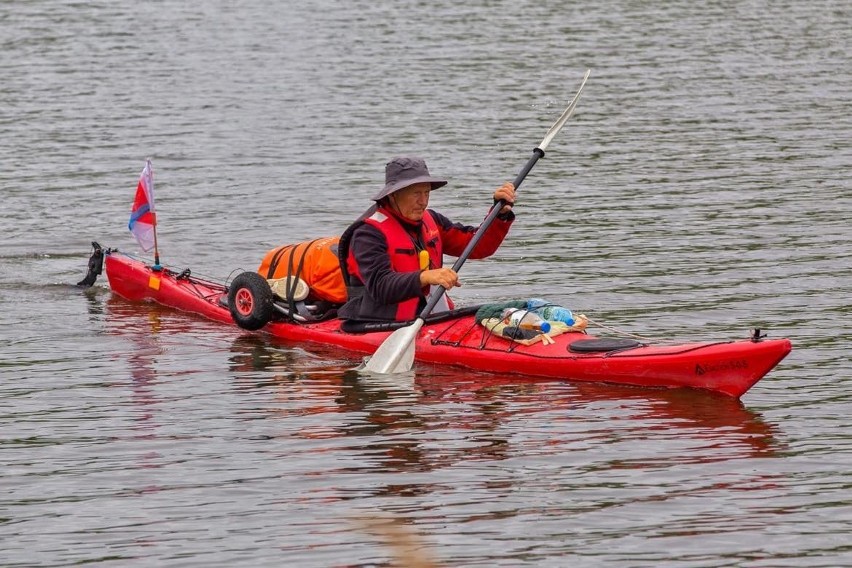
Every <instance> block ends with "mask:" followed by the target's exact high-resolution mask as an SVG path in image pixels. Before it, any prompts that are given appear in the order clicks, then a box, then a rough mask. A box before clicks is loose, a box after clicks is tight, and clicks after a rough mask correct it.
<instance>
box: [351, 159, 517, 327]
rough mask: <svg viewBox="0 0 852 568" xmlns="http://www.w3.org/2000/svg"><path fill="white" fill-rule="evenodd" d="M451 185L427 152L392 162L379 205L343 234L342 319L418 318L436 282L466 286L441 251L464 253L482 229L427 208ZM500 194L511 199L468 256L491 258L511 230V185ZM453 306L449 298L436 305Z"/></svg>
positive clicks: (499, 190)
mask: <svg viewBox="0 0 852 568" xmlns="http://www.w3.org/2000/svg"><path fill="white" fill-rule="evenodd" d="M446 184H447V180H444V179H439V178H436V177H432V176H431V175H430V174H429V170H428V168H427V167H426V162H425V161H424V160H423V159H422V158H418V157H413V156H399V157H396V158H393V159H392V160H391V161H390V162H388V164H387V165H386V166H385V186H384V187H383V188H382V189H381V191H379V192H378V193H377V194H376V195H375V196H374V197H373V201H375V202H376V204H375V205H374V206H373V207H371V208H370V209H368V210H367V211H366V212H365V213H364V214H363V215H362V216H361V217H360V218H359V219H358V220H357V221H355V223H353V224H352V225H351V226H350V227H349V228H348V229H347V230H346V231H345V232H344V233H343V236H342V237H341V241H340V255H341V256H340V258H341V263H340V264H341V268H342V270H343V275H344V281H345V282H346V285H347V292H348V296H349V301H348V302H347V303H346V304H345V305H344V306H343V307H341V308H340V310H339V311H338V316H339V317H340V318H341V319H344V320H349V321H408V320H412V319H414V318H416V317H417V314H418V313H420V310H422V309H423V307H424V306H425V305H426V299H427V297H428V295H429V291H430V287H431V286H443V287H444V288H446V289H448V290H449V289H450V288H453V287H454V286H461V282H459V279H458V274H456V272H455V271H453V270H452V269H451V268H445V267H444V266H443V255H444V254H449V255H451V256H459V255H461V254H462V252H463V251H464V248H465V246H467V244H468V243H469V242H470V241H471V239H472V238H473V236H474V234H475V233H476V230H477V228H476V227H470V226H466V225H462V224H459V223H453V222H452V221H450V220H449V219H447V218H446V217H445V216H444V215H442V214H440V213H438V212H436V211H434V210H432V209H427V206H428V204H429V195H430V193H431V192H432V190H435V189H438V188H439V187H443V186H445V185H446ZM501 200H502V201H504V202H505V203H506V205H504V206H503V207H502V209H501V210H500V214H499V215H498V216H497V218H496V220H495V222H494V223H492V224H491V226H490V227H488V230H487V231H486V232H485V233H484V235H483V237H482V239H481V240H480V241H479V243H478V244H477V245H476V247H475V248H474V249H473V251H472V253H471V255H470V258H486V257H488V256H491V255H492V254H494V252H495V251H496V250H497V248H498V247H499V246H500V244H501V243H502V242H503V239H504V238H505V237H506V235H507V234H508V232H509V227H510V226H511V225H512V222H513V221H514V219H515V214H514V212H513V211H512V204H514V201H515V188H514V186H513V185H512V184H511V183H509V182H507V183H505V184H503V185H502V186H500V187H499V188H497V190H496V191H495V192H494V202H495V203H497V202H498V201H501ZM444 298H446V294H445V295H444ZM451 308H452V302H451V301H450V300H449V298H446V300H445V301H443V302H442V305H439V306H437V307H436V308H435V310H434V311H442V310H447V309H451Z"/></svg>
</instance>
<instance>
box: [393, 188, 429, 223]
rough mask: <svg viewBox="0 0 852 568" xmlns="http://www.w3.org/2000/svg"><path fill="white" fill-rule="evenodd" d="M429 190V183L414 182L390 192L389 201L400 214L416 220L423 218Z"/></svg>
mask: <svg viewBox="0 0 852 568" xmlns="http://www.w3.org/2000/svg"><path fill="white" fill-rule="evenodd" d="M431 191H432V184H431V183H428V182H427V183H415V184H414V185H409V186H408V187H405V188H403V189H400V190H399V191H396V192H394V193H392V194H391V196H390V201H391V203H392V204H393V205H394V206H395V207H396V210H397V212H399V214H400V215H402V216H403V217H405V218H406V219H408V220H409V221H413V222H417V221H420V220H421V219H423V214H424V213H425V212H426V207H427V206H428V205H429V193H430V192H431Z"/></svg>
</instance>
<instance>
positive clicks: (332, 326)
mask: <svg viewBox="0 0 852 568" xmlns="http://www.w3.org/2000/svg"><path fill="white" fill-rule="evenodd" d="M105 266H106V272H107V277H108V279H109V283H110V288H111V289H112V291H113V292H114V293H116V294H117V295H119V296H122V297H124V298H126V299H128V300H132V301H153V302H156V303H159V304H162V305H164V306H168V307H172V308H176V309H180V310H184V311H187V312H191V313H195V314H199V315H202V316H204V317H206V318H208V319H211V320H214V321H218V322H222V323H226V324H229V325H236V324H234V322H233V320H232V318H231V314H230V311H229V310H228V308H227V304H226V300H227V291H228V288H227V286H225V285H224V284H220V283H217V282H211V281H207V280H203V279H199V278H196V277H193V276H190V275H189V271H184V272H182V273H175V272H173V271H171V270H168V269H162V270H153V269H152V268H151V267H150V266H148V265H147V264H145V263H144V262H142V261H141V260H137V259H134V258H132V257H129V256H127V255H125V254H122V253H119V252H118V251H108V253H107V254H106V255H105ZM263 331H264V332H266V333H270V334H272V335H273V336H276V337H278V338H281V339H284V340H289V341H294V342H299V343H314V344H322V345H335V346H338V347H340V348H342V349H345V350H348V351H352V352H354V353H359V354H371V353H373V352H374V351H375V350H376V349H377V348H378V346H379V345H381V343H382V342H383V341H384V340H385V339H386V338H387V337H388V335H389V334H390V333H391V332H390V331H380V332H372V333H357V334H356V333H347V332H344V331H342V330H341V329H340V320H336V319H331V320H326V321H322V322H316V323H294V322H289V321H273V322H270V323H268V324H267V325H266V326H265V327H264V328H263ZM591 337H592V336H590V335H587V334H585V333H582V332H567V333H563V334H561V335H557V336H554V337H553V343H551V344H545V343H544V342H538V343H533V344H530V345H525V344H522V343H518V342H514V341H511V340H509V339H506V338H504V337H502V336H498V335H495V334H494V333H493V332H491V331H489V330H488V329H486V328H485V327H484V326H482V325H480V324H479V323H478V322H476V320H475V316H474V315H470V314H468V315H463V316H460V317H457V318H454V319H449V320H445V321H440V322H435V323H427V324H425V325H424V326H423V328H422V329H421V330H420V333H419V334H418V336H417V339H416V346H415V347H416V349H415V352H416V360H417V361H419V362H421V363H431V364H439V365H457V366H463V367H466V368H470V369H475V370H479V371H486V372H491V373H500V374H510V375H518V376H524V377H526V379H525V380H527V381H529V380H535V379H539V380H554V379H557V380H573V381H595V382H606V383H616V384H622V385H632V386H639V387H653V388H680V387H688V388H698V389H705V390H710V391H714V392H719V393H723V394H726V395H728V396H732V397H736V398H739V397H740V396H742V395H743V394H744V393H745V392H746V391H748V390H749V389H750V388H751V387H752V386H753V385H754V384H755V383H757V382H758V381H759V380H760V379H761V378H763V377H764V376H765V375H766V374H767V373H768V372H769V371H770V370H772V369H773V368H774V367H775V366H776V365H777V364H778V363H779V362H780V361H781V360H782V359H783V358H784V357H786V356H787V354H788V353H789V352H790V351H791V349H792V346H791V344H790V341H789V340H788V339H756V338H755V339H743V340H736V341H725V342H715V343H699V342H696V343H685V344H678V345H657V344H640V345H638V346H635V347H631V348H625V349H616V350H610V351H603V352H591V353H575V352H572V351H570V350H569V346H570V345H571V344H572V343H574V342H576V341H578V340H587V339H590V338H591Z"/></svg>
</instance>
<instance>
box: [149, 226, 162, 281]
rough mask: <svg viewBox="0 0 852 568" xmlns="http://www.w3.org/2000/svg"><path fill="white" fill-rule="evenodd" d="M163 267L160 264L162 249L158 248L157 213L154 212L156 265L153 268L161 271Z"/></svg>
mask: <svg viewBox="0 0 852 568" xmlns="http://www.w3.org/2000/svg"><path fill="white" fill-rule="evenodd" d="M162 269H163V267H162V266H161V265H160V251H159V250H158V249H157V214H156V213H154V266H152V267H151V270H153V271H155V272H159V271H161V270H162Z"/></svg>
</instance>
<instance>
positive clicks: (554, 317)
mask: <svg viewBox="0 0 852 568" xmlns="http://www.w3.org/2000/svg"><path fill="white" fill-rule="evenodd" d="M527 309H528V310H531V311H534V312H535V313H536V314H538V315H539V316H541V318H542V319H545V320H548V321H561V322H562V323H564V324H565V325H574V323H575V322H576V320H575V319H574V314H572V313H571V310H569V309H568V308H563V307H562V306H557V305H555V304H552V303H550V302H548V301H547V300H542V299H541V298H530V299H529V300H527Z"/></svg>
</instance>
